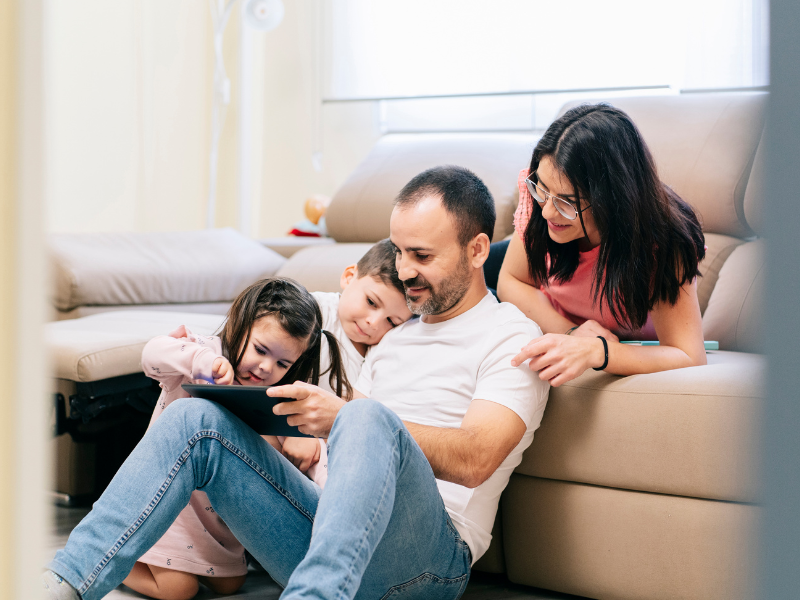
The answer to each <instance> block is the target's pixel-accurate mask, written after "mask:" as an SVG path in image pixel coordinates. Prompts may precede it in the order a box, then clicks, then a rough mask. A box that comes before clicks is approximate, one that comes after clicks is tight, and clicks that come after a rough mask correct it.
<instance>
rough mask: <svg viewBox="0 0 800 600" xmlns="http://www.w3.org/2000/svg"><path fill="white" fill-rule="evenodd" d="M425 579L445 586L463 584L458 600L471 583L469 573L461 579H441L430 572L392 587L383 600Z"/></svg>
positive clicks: (382, 597)
mask: <svg viewBox="0 0 800 600" xmlns="http://www.w3.org/2000/svg"><path fill="white" fill-rule="evenodd" d="M425 579H428V580H435V581H438V582H441V583H444V584H448V585H449V584H455V583H458V582H461V586H460V587H459V591H458V595H457V596H456V598H460V597H461V594H463V593H464V587H465V586H466V584H467V582H468V581H469V573H466V574H464V575H462V576H461V577H439V576H438V575H434V574H433V573H428V572H426V573H421V574H420V575H417V576H416V577H414V579H410V580H409V581H406V582H405V583H400V584H397V585H395V586H392V587H391V588H390V589H389V591H388V592H386V594H384V595H383V596H381V600H386V599H387V598H389V597H391V596H392V594H394V593H395V592H398V591H401V590H403V589H405V588H407V587H410V586H412V585H415V584H417V583H419V582H420V581H423V580H425Z"/></svg>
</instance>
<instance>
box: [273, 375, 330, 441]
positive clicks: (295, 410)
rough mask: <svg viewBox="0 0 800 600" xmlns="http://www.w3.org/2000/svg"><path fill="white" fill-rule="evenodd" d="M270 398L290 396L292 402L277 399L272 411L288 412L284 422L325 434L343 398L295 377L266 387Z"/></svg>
mask: <svg viewBox="0 0 800 600" xmlns="http://www.w3.org/2000/svg"><path fill="white" fill-rule="evenodd" d="M267 395H268V396H271V397H273V398H294V399H295V401H294V402H281V403H280V404H276V405H275V407H274V408H273V409H272V412H274V413H275V414H276V415H288V419H287V422H288V423H289V425H292V426H293V427H298V428H299V429H300V432H301V433H306V434H308V435H313V436H315V437H321V438H327V437H328V434H329V433H330V432H331V427H333V421H334V420H335V419H336V415H337V414H338V413H339V409H340V408H342V406H344V404H345V402H344V400H342V399H341V398H339V397H338V396H335V395H333V394H331V393H330V392H326V391H325V390H323V389H321V388H318V387H317V386H315V385H311V384H309V383H305V382H303V381H296V382H295V383H294V384H292V385H281V386H277V387H272V388H269V389H268V390H267Z"/></svg>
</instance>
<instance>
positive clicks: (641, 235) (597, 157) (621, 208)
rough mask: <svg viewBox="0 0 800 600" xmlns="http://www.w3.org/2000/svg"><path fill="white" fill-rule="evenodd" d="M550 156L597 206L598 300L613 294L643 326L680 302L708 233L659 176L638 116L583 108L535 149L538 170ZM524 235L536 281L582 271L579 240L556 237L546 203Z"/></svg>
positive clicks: (619, 311) (625, 322)
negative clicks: (660, 306)
mask: <svg viewBox="0 0 800 600" xmlns="http://www.w3.org/2000/svg"><path fill="white" fill-rule="evenodd" d="M544 157H549V158H550V159H551V160H552V161H553V165H554V166H555V168H556V169H557V170H558V171H559V172H561V173H563V174H564V175H565V176H566V178H567V179H568V180H569V182H570V183H571V184H572V187H573V188H574V190H575V193H576V194H578V195H579V196H580V198H581V199H582V200H583V201H584V202H585V203H587V204H591V209H590V210H591V211H592V215H593V217H594V221H595V223H596V224H597V229H598V231H599V233H600V250H599V255H598V259H597V266H596V268H595V271H594V282H593V285H592V289H593V300H594V302H595V303H598V302H599V301H602V300H605V301H606V302H607V303H608V306H609V308H610V310H611V315H612V317H613V318H614V319H615V320H616V321H617V323H618V324H619V325H620V326H623V327H626V328H636V329H638V328H641V327H643V326H644V324H645V322H646V321H647V313H648V312H649V311H650V310H651V309H652V308H653V305H654V304H655V303H656V302H659V301H665V300H666V301H668V302H669V303H670V304H675V302H677V300H678V294H679V292H680V288H681V286H682V285H683V284H685V283H688V282H691V281H692V280H693V279H694V278H695V277H696V276H697V275H699V272H698V270H697V265H698V263H699V262H700V261H701V260H703V257H704V256H705V248H704V238H703V232H702V229H701V228H700V223H699V221H698V220H697V216H696V215H695V213H694V210H692V208H691V207H690V206H689V205H688V204H687V203H686V202H684V201H683V200H682V199H681V198H680V197H679V196H678V195H677V194H676V193H675V192H673V191H672V190H671V189H670V188H669V187H667V186H666V185H664V184H663V183H661V181H660V180H659V178H658V175H657V173H656V167H655V162H654V161H653V157H652V156H651V154H650V151H649V150H648V148H647V145H646V144H645V142H644V140H643V139H642V135H641V134H640V133H639V130H638V129H637V127H636V125H634V124H633V121H631V119H630V117H628V115H626V114H625V113H624V112H622V111H621V110H619V109H616V108H613V107H612V106H609V105H607V104H597V105H582V106H578V107H575V108H573V109H571V110H569V111H567V112H566V113H565V114H564V115H563V116H562V117H561V118H559V119H557V120H556V121H555V122H553V124H552V125H550V127H548V128H547V131H546V132H545V134H544V136H542V139H541V140H539V143H538V144H537V145H536V148H535V149H534V151H533V157H532V158H531V165H530V169H531V173H534V172H535V171H536V170H537V169H538V168H539V163H540V162H541V160H542V159H543V158H544ZM579 217H580V219H581V221H580V222H581V225H583V216H582V215H579ZM524 239H525V252H526V254H527V257H528V269H529V271H530V275H531V278H532V279H533V282H534V284H535V285H537V286H539V285H546V284H547V281H548V278H550V277H552V278H554V280H555V281H558V282H564V281H568V280H569V279H570V278H571V277H572V275H573V274H574V273H575V269H576V268H577V267H578V241H577V240H574V241H571V242H568V243H566V244H559V243H556V242H554V241H553V240H551V239H550V236H549V235H548V231H547V221H546V220H545V219H544V217H543V216H542V211H541V210H540V209H536V208H534V209H533V211H532V214H531V219H530V221H529V222H528V226H527V228H526V230H525V238H524ZM548 255H549V256H550V268H549V270H548V268H547V262H546V259H547V256H548ZM600 306H601V307H602V304H600Z"/></svg>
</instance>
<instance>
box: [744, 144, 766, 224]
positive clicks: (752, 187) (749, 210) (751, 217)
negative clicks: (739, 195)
mask: <svg viewBox="0 0 800 600" xmlns="http://www.w3.org/2000/svg"><path fill="white" fill-rule="evenodd" d="M762 142H763V138H762ZM765 170H766V157H765V156H764V144H763V143H761V144H759V145H758V150H757V151H756V156H755V159H754V160H753V168H752V170H751V171H750V180H749V181H748V183H747V190H746V191H745V193H744V216H745V218H746V219H747V224H748V225H750V228H751V229H752V230H753V231H755V232H756V234H757V235H763V229H762V228H763V225H764V216H763V213H764V193H765V190H764V183H765V180H764V178H765V177H766V173H765Z"/></svg>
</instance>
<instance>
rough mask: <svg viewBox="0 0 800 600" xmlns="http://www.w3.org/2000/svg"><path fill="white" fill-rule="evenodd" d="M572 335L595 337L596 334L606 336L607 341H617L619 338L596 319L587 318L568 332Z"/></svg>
mask: <svg viewBox="0 0 800 600" xmlns="http://www.w3.org/2000/svg"><path fill="white" fill-rule="evenodd" d="M570 335H571V336H572V337H589V338H596V337H597V336H598V335H599V336H602V337H604V338H606V341H607V342H618V341H619V338H618V337H617V336H616V335H614V334H613V333H611V331H609V330H608V329H606V328H605V327H603V326H602V325H600V323H598V322H597V321H592V320H591V319H589V320H588V321H586V322H585V323H584V324H583V325H581V326H580V327H578V328H577V329H575V330H573V331H572V333H570Z"/></svg>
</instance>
